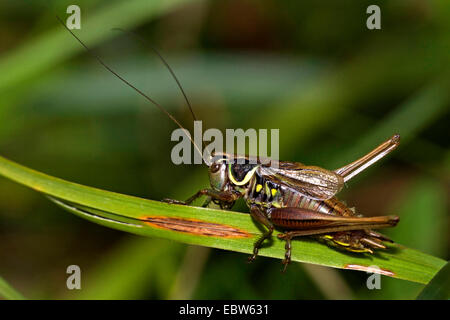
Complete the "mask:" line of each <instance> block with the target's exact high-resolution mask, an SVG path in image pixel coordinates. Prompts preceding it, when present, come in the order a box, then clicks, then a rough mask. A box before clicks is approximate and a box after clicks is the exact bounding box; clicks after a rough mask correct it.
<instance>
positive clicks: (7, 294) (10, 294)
mask: <svg viewBox="0 0 450 320" xmlns="http://www.w3.org/2000/svg"><path fill="white" fill-rule="evenodd" d="M0 298H5V299H8V300H25V297H24V296H23V295H22V294H20V293H19V292H18V291H17V290H16V289H14V288H13V287H11V285H10V284H9V283H7V282H6V281H5V280H4V279H3V278H2V277H0Z"/></svg>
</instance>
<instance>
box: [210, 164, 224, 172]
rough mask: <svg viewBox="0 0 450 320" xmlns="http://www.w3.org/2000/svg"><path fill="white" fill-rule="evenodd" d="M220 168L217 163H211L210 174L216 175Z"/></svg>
mask: <svg viewBox="0 0 450 320" xmlns="http://www.w3.org/2000/svg"><path fill="white" fill-rule="evenodd" d="M221 166H222V165H221V164H219V163H213V164H212V165H211V168H210V170H211V172H212V173H216V172H217V171H219V169H220V167H221Z"/></svg>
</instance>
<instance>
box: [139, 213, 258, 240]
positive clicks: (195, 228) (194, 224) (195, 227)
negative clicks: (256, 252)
mask: <svg viewBox="0 0 450 320" xmlns="http://www.w3.org/2000/svg"><path fill="white" fill-rule="evenodd" d="M141 220H143V221H144V222H145V223H146V224H148V225H150V226H152V227H156V228H162V229H166V230H172V231H178V232H184V233H191V234H195V235H201V236H208V237H221V238H247V237H250V234H249V233H248V232H246V231H244V230H241V229H238V228H235V227H231V226H228V225H225V224H219V223H212V222H206V221H202V220H197V219H185V218H174V217H159V216H145V217H142V218H141Z"/></svg>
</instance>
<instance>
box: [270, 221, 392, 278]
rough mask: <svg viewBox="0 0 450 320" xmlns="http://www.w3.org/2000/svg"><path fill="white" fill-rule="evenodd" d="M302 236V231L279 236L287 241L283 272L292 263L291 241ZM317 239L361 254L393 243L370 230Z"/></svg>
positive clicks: (333, 234) (337, 233)
mask: <svg viewBox="0 0 450 320" xmlns="http://www.w3.org/2000/svg"><path fill="white" fill-rule="evenodd" d="M302 236H304V233H303V232H301V231H287V232H284V233H279V234H278V235H277V237H278V238H279V239H282V240H285V241H286V245H285V249H286V252H285V255H284V259H283V261H282V263H283V266H284V267H283V272H285V271H286V268H287V266H288V264H289V263H290V262H291V249H292V246H291V239H292V238H295V237H302ZM317 237H319V238H320V239H323V240H325V241H326V242H327V243H329V244H331V245H333V246H334V247H338V248H341V249H344V250H347V251H351V252H360V253H364V252H367V253H373V250H374V249H386V246H385V245H384V244H383V241H389V242H392V240H390V239H389V238H387V237H386V236H384V235H382V234H380V233H378V232H375V231H372V230H368V229H367V230H351V231H341V232H332V233H329V234H325V235H318V236H317Z"/></svg>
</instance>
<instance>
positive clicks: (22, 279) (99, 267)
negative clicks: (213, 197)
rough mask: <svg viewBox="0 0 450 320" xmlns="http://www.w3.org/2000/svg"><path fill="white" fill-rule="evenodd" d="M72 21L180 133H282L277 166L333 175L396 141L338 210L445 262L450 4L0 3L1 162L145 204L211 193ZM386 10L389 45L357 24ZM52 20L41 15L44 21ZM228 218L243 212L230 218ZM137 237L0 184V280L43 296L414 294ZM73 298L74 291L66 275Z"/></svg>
mask: <svg viewBox="0 0 450 320" xmlns="http://www.w3.org/2000/svg"><path fill="white" fill-rule="evenodd" d="M70 4H78V5H79V6H80V7H81V17H82V22H81V23H82V25H81V26H82V29H81V30H79V31H77V32H76V33H77V35H79V36H80V37H81V38H82V39H83V40H85V42H86V43H87V44H88V46H90V47H91V48H93V49H95V52H96V53H97V54H99V55H100V56H102V57H103V59H104V60H105V61H106V62H107V63H108V64H109V65H110V66H111V67H113V69H115V70H117V71H118V72H119V73H120V74H121V75H122V76H124V77H125V78H126V79H128V80H130V81H131V82H132V83H134V84H136V85H137V86H138V87H139V88H141V89H142V90H143V91H145V92H147V93H148V94H149V95H150V96H151V97H152V98H154V99H155V100H156V101H158V102H159V103H161V104H162V105H164V106H165V107H166V108H167V109H168V110H170V111H171V112H173V113H174V115H175V116H176V117H177V118H178V119H179V120H180V121H181V122H182V123H184V124H185V125H186V126H187V127H189V128H190V127H191V125H192V119H191V118H190V114H189V112H188V110H187V108H186V105H185V104H184V101H183V98H182V95H181V93H180V92H179V90H178V88H177V87H176V84H175V82H174V81H173V79H172V78H171V77H170V74H169V73H168V71H167V70H166V69H165V68H164V66H163V65H162V64H161V62H160V61H159V60H158V59H157V58H156V57H155V56H154V55H152V54H151V53H150V52H148V51H147V50H146V48H145V46H142V44H141V43H140V42H139V41H137V40H136V39H135V38H133V37H130V36H128V35H124V34H123V33H120V32H117V31H112V28H123V29H126V30H133V31H135V32H137V33H138V34H139V35H141V36H142V37H144V38H145V39H146V41H148V43H150V44H151V45H153V46H155V47H157V48H158V49H159V50H160V51H161V52H162V54H163V55H164V57H165V58H166V59H167V60H168V62H169V63H170V65H171V66H172V68H173V69H174V71H175V73H176V74H177V75H178V78H179V79H180V81H181V83H182V84H183V86H184V88H185V90H186V92H187V94H188V96H189V97H190V99H191V102H192V104H193V105H194V109H195V111H196V114H197V117H199V118H200V119H202V120H203V125H204V128H207V127H214V128H220V129H225V128H244V129H247V128H268V129H271V128H279V129H280V158H281V159H282V160H292V161H299V162H302V163H306V164H314V165H319V166H322V167H325V168H329V169H334V168H338V167H340V166H342V165H345V164H347V163H349V162H351V161H353V160H355V159H356V158H357V157H359V156H361V155H363V154H365V153H366V152H367V151H369V150H371V148H373V147H375V146H376V145H378V144H379V143H381V142H382V141H384V140H385V139H387V138H389V137H390V136H392V135H393V134H394V133H399V134H401V136H402V142H401V146H400V148H399V149H398V150H396V151H395V152H394V153H393V154H392V156H390V157H389V159H387V160H383V161H382V162H381V163H379V164H377V165H376V166H374V168H371V169H369V170H367V171H366V172H364V173H363V174H361V175H360V176H358V177H357V178H355V179H354V181H353V180H352V181H351V182H350V183H349V184H348V188H346V189H345V190H344V191H343V192H342V194H341V195H340V197H341V198H343V199H345V200H346V201H347V203H348V204H349V205H350V206H356V207H357V210H358V211H359V212H361V213H363V214H364V215H368V216H372V215H383V214H397V215H399V216H400V217H401V221H400V224H399V225H398V227H396V228H395V229H392V230H387V231H386V234H388V235H389V236H390V237H392V238H393V239H395V240H396V242H398V243H401V244H404V245H406V246H408V247H411V248H415V249H418V250H421V251H424V252H426V253H429V254H432V255H435V256H438V257H440V258H443V259H445V260H448V259H449V250H448V248H449V237H448V226H449V219H448V217H449V209H448V208H449V202H448V198H449V197H448V195H449V182H450V179H449V178H450V153H449V143H448V141H449V133H448V132H449V129H448V125H449V120H450V119H449V110H450V108H449V107H450V68H449V66H450V64H449V62H450V55H449V52H450V50H449V48H450V19H448V17H449V16H450V3H449V2H448V1H446V0H442V1H437V0H436V1H421V0H411V1H407V0H404V1H390V2H386V1H356V0H354V1H339V2H337V1H334V0H327V1H320V2H318V1H312V0H309V1H301V2H300V1H275V0H271V1H269V0H264V1H260V0H239V1H237V0H228V1H224V0H221V1H205V0H196V1H188V0H176V1H175V0H173V1H159V0H153V1H144V0H128V1H92V0H90V1H87V0H86V1H65V0H63V1H58V2H56V1H53V2H50V1H43V0H42V1H33V2H32V3H30V2H25V1H13V0H3V1H2V2H0V97H1V98H0V154H1V155H2V156H5V157H7V158H9V159H11V160H13V161H16V162H18V163H21V164H23V165H26V166H28V167H31V168H34V169H36V170H39V171H43V172H46V173H48V174H51V175H53V176H57V177H61V178H63V179H67V180H69V181H74V182H78V183H81V184H85V185H89V186H95V187H98V188H103V189H107V190H111V191H116V192H120V193H125V194H130V195H136V196H139V197H145V198H150V199H157V200H158V199H162V198H165V197H172V198H177V199H184V198H187V197H188V196H190V195H191V194H193V193H194V192H196V191H197V190H198V189H199V188H202V187H205V186H207V185H208V177H207V171H206V168H205V167H202V166H199V165H197V166H188V165H181V166H176V165H174V164H172V162H171V160H170V150H171V148H172V147H173V145H174V144H173V143H172V142H170V134H171V132H172V130H173V129H175V128H176V126H175V125H174V124H173V123H172V122H171V121H170V120H169V119H167V118H166V117H165V116H164V115H163V114H162V113H161V112H159V111H158V110H157V109H156V108H154V107H153V106H151V105H150V104H148V103H147V102H146V101H145V100H143V99H142V98H141V97H140V96H138V95H137V94H136V93H135V92H133V91H132V90H131V89H129V88H127V87H126V86H125V85H124V84H123V83H121V82H120V81H119V80H117V79H116V78H114V77H113V76H112V75H111V74H110V73H108V72H106V71H105V70H104V69H103V68H102V67H101V66H100V65H99V64H98V63H97V62H96V61H95V60H93V59H92V57H90V56H89V55H88V54H86V52H84V51H83V48H82V47H81V46H80V45H79V44H78V43H76V41H75V40H74V39H73V38H71V37H70V35H69V34H68V33H67V31H66V30H64V29H63V28H62V26H61V25H59V23H58V22H57V20H56V18H55V15H54V13H55V12H57V13H58V15H59V16H61V17H64V18H65V17H67V14H66V7H67V6H68V5H70ZM371 4H378V5H379V6H380V8H381V19H382V20H381V26H382V29H381V30H368V29H367V28H366V19H367V17H368V14H366V9H367V7H368V6H369V5H371ZM50 8H51V9H50ZM236 210H240V211H243V212H247V209H246V207H245V205H243V204H242V203H239V204H238V205H237V206H236ZM246 259H247V256H246V255H243V254H238V253H231V252H225V251H220V250H212V249H208V248H202V247H193V246H191V247H190V246H186V245H182V244H179V243H175V242H170V241H167V240H160V239H148V238H140V237H137V236H133V235H129V234H125V233H122V232H119V231H115V230H110V229H107V228H104V227H100V226H97V225H95V224H92V223H90V222H87V221H85V220H83V219H80V218H78V217H75V216H73V215H71V214H70V213H67V212H65V211H63V210H61V209H60V208H57V207H56V206H55V205H54V204H52V203H50V202H49V201H48V200H46V199H45V198H44V197H42V196H41V195H39V194H37V193H36V192H33V191H31V190H29V189H27V188H25V187H22V186H20V185H18V184H15V183H13V182H11V181H9V180H6V179H4V178H0V275H1V276H2V277H4V278H5V279H6V280H7V281H8V282H9V283H10V284H12V285H13V286H14V287H15V288H16V289H18V290H19V291H20V292H22V293H23V294H24V295H25V296H26V297H28V298H42V299H80V298H86V299H92V298H95V299H107V298H112V299H119V298H123V299H173V298H185V299H191V298H192V299H221V298H224V299H241V298H247V299H381V298H385V299H411V298H415V297H416V296H417V294H418V293H419V292H420V290H421V289H422V287H423V286H421V285H419V284H414V283H409V282H406V281H402V280H396V279H391V278H387V277H384V276H383V277H382V280H381V289H380V290H369V289H367V287H366V279H367V277H368V274H366V273H363V272H355V271H343V270H335V269H331V268H325V267H318V266H314V265H304V264H298V263H295V264H292V265H291V266H290V268H288V271H287V273H286V274H284V275H282V274H280V270H281V263H280V261H279V260H274V259H269V258H262V257H260V258H259V259H257V261H255V262H254V263H253V264H247V263H245V262H246ZM71 264H76V265H79V266H80V267H81V270H82V290H79V291H77V290H74V291H69V290H67V288H66V278H67V276H68V275H67V274H66V268H67V266H68V265H71Z"/></svg>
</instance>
